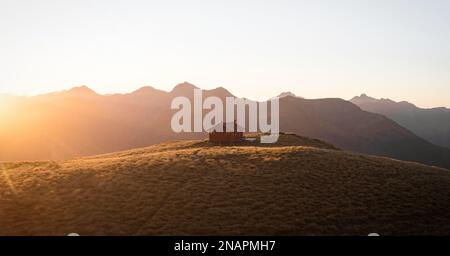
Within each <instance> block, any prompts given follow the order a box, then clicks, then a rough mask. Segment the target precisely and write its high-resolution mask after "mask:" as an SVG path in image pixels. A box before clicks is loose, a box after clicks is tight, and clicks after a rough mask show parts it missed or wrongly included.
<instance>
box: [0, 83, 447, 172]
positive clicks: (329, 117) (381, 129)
mask: <svg viewBox="0 0 450 256" xmlns="http://www.w3.org/2000/svg"><path fill="white" fill-rule="evenodd" d="M195 88H197V87H195V86H194V85H192V84H189V83H187V82H185V83H181V84H179V85H177V86H175V87H174V89H173V90H172V91H170V92H166V91H162V90H158V89H155V88H153V87H143V88H141V89H139V90H137V91H134V92H132V93H128V94H113V95H100V94H97V93H96V92H94V91H93V90H91V89H89V88H88V87H86V86H82V87H76V88H72V89H70V90H67V91H62V92H56V93H50V94H45V95H39V96H34V97H13V96H8V97H7V99H8V102H9V103H8V104H7V105H8V107H7V111H3V113H2V121H0V161H6V160H8V161H11V160H27V161H28V160H60V159H71V158H76V157H82V156H88V155H94V154H103V153H108V152H114V151H119V150H126V149H131V148H137V147H144V146H148V145H152V144H156V143H160V142H164V141H168V140H179V139H199V138H204V137H205V136H206V134H204V133H174V132H172V130H171V127H170V119H171V117H172V115H173V114H174V113H175V112H176V111H174V110H171V109H170V103H171V100H172V99H173V98H174V97H176V96H186V97H190V98H192V95H193V90H194V89H195ZM203 95H204V97H208V96H217V97H219V98H224V97H227V96H232V94H231V93H230V92H229V91H228V90H226V89H225V88H222V87H219V88H216V89H213V90H204V91H203ZM3 97H4V98H5V96H3ZM280 129H281V131H284V132H294V133H296V134H301V135H303V136H308V137H312V138H317V139H321V140H323V141H326V142H328V143H331V144H333V145H335V146H337V147H339V148H342V149H344V150H349V151H356V152H361V153H367V154H373V155H379V156H387V157H391V158H396V159H400V160H407V161H415V162H420V163H424V164H427V165H435V166H440V167H444V168H447V169H449V168H450V149H448V148H444V147H440V146H436V145H434V144H432V143H430V142H428V141H426V140H424V139H422V138H421V137H419V136H417V135H415V134H414V133H413V132H411V131H410V130H408V129H406V128H404V127H402V126H401V125H399V124H398V123H396V122H394V121H392V120H391V119H389V118H387V117H385V116H383V115H380V114H376V113H371V112H367V111H364V110H362V109H361V108H360V107H358V106H356V105H355V104H353V103H351V102H349V101H345V100H342V99H337V98H328V99H303V98H300V97H293V96H292V95H289V94H288V95H283V97H281V98H280Z"/></svg>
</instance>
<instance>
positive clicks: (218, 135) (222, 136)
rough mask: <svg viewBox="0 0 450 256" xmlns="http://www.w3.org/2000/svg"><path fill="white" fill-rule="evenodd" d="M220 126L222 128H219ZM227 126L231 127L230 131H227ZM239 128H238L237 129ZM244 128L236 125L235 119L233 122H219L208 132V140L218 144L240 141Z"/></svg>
mask: <svg viewBox="0 0 450 256" xmlns="http://www.w3.org/2000/svg"><path fill="white" fill-rule="evenodd" d="M221 126H222V129H219V128H220V127H221ZM227 126H228V127H233V129H232V131H227ZM238 128H239V129H238ZM243 130H244V129H242V128H241V127H238V125H237V123H236V121H234V123H223V124H219V125H217V126H216V127H214V128H213V129H212V131H211V132H210V133H209V141H210V142H212V143H219V144H232V143H236V142H240V141H242V138H243V137H244V133H243V132H242V131H243Z"/></svg>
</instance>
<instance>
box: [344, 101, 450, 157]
mask: <svg viewBox="0 0 450 256" xmlns="http://www.w3.org/2000/svg"><path fill="white" fill-rule="evenodd" d="M351 102H353V103H354V104H356V105H358V106H359V107H360V108H361V109H363V110H366V111H369V112H373V113H379V114H382V115H385V116H386V117H388V118H390V119H392V120H394V121H395V122H397V123H399V124H400V125H402V126H404V127H406V128H407V129H409V130H411V131H412V132H414V133H415V134H417V135H419V136H420V137H422V138H424V139H426V140H428V141H430V142H431V143H434V144H436V145H440V146H444V147H447V148H450V109H447V108H430V109H423V108H419V107H416V106H415V105H414V104H411V103H409V102H406V101H402V102H395V101H392V100H390V99H375V98H372V97H369V96H367V95H365V94H362V95H361V96H357V97H354V98H353V99H351Z"/></svg>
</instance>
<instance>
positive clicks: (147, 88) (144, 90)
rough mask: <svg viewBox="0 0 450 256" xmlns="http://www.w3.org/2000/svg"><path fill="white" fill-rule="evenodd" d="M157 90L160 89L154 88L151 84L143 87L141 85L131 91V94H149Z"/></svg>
mask: <svg viewBox="0 0 450 256" xmlns="http://www.w3.org/2000/svg"><path fill="white" fill-rule="evenodd" d="M157 91H160V90H158V89H155V88H154V87H152V86H144V87H141V88H139V89H137V90H136V91H134V92H132V93H131V94H135V95H137V94H151V93H155V92H157Z"/></svg>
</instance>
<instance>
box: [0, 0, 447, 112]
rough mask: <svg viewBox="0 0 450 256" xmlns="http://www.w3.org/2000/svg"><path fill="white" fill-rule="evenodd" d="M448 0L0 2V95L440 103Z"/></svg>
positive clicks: (442, 102)
mask: <svg viewBox="0 0 450 256" xmlns="http://www.w3.org/2000/svg"><path fill="white" fill-rule="evenodd" d="M449 13H450V1H445V0H433V1H425V0H423V1H417V0H413V1H406V0H398V1H385V0H383V1H356V0H354V1H350V0H348V1H331V0H330V1H324V0H322V1H233V0H231V1H143V0H142V1H139V0H132V1H103V0H99V1H87V0H79V1H56V0H41V1H32V0H28V1H26V0H1V1H0V70H1V72H0V94H1V93H7V94H18V95H35V94H41V93H46V92H52V91H60V90H64V89H69V88H71V87H74V86H79V85H87V86H89V87H90V88H92V89H93V90H95V91H97V92H99V93H103V94H107V93H125V92H131V91H134V90H136V89H138V88H139V87H142V86H146V85H150V86H153V87H155V88H158V89H162V90H166V91H170V90H171V89H172V88H173V87H174V86H175V85H176V84H178V83H181V82H183V81H188V82H190V83H192V84H195V85H196V86H198V87H200V88H204V89H211V88H215V87H218V86H223V87H225V88H227V89H228V90H230V92H231V93H233V94H235V95H237V96H242V97H248V98H253V99H259V100H261V99H267V98H270V97H272V96H275V95H278V94H279V93H281V92H283V91H291V92H293V93H295V94H296V95H299V96H302V97H305V98H325V97H339V98H343V99H350V98H351V97H353V96H355V95H359V94H361V93H366V94H368V95H370V96H373V97H376V98H391V99H393V100H397V101H401V100H407V101H410V102H412V103H414V104H417V105H418V106H421V107H438V106H446V107H450V47H449V45H450V29H449V27H450V15H449Z"/></svg>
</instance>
